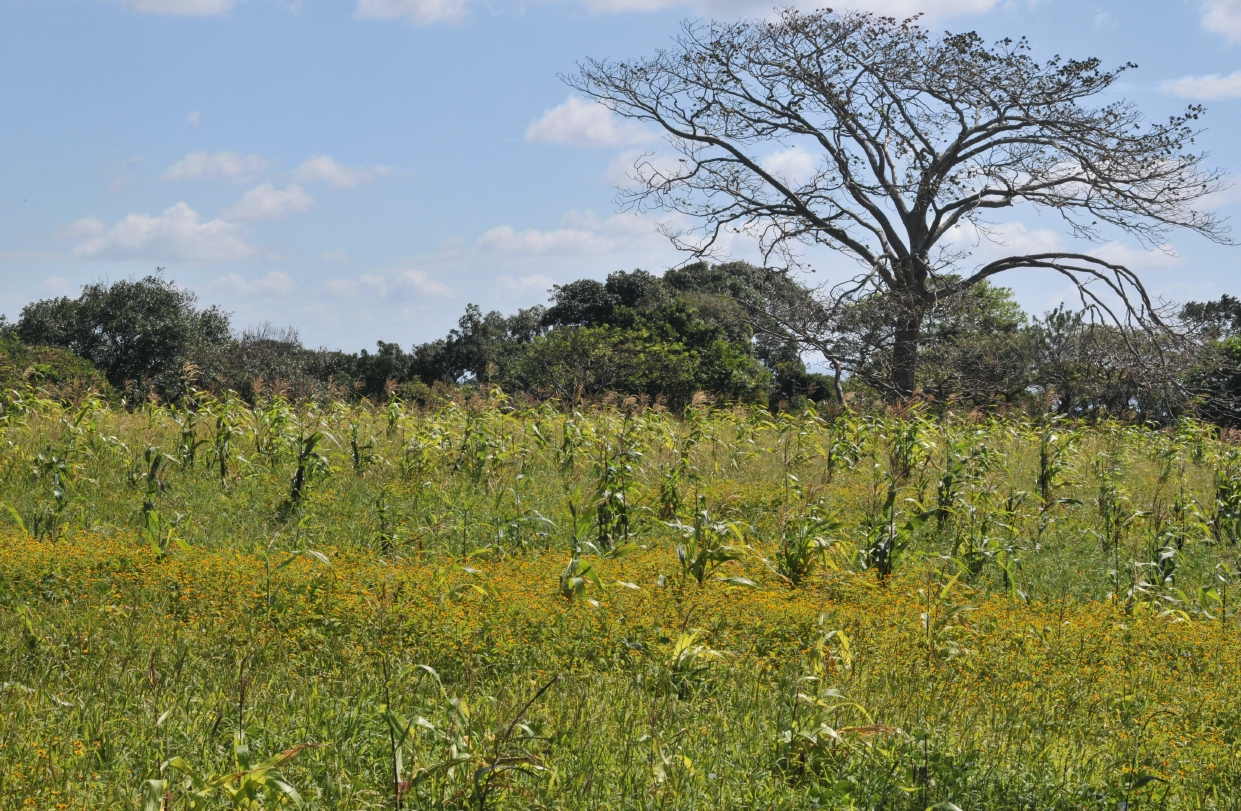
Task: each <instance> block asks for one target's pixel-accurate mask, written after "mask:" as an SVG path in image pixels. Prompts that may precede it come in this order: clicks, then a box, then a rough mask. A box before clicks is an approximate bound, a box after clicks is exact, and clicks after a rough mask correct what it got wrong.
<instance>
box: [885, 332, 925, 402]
mask: <svg viewBox="0 0 1241 811" xmlns="http://www.w3.org/2000/svg"><path fill="white" fill-rule="evenodd" d="M921 339H922V315H921V314H920V313H910V314H907V315H902V316H901V317H900V321H898V322H897V325H896V342H895V343H894V344H893V345H892V390H893V393H894V394H895V396H896V397H899V398H905V397H909V396H910V395H911V394H913V393H914V389H915V388H916V387H917V373H918V343H919V342H920V341H921Z"/></svg>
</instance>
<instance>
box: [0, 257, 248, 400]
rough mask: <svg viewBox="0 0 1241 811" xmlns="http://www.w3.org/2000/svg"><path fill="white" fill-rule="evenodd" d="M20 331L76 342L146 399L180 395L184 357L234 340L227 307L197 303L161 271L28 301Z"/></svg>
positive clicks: (32, 338) (39, 340)
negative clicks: (151, 394)
mask: <svg viewBox="0 0 1241 811" xmlns="http://www.w3.org/2000/svg"><path fill="white" fill-rule="evenodd" d="M16 335H17V337H18V338H20V339H21V340H22V342H23V343H25V344H28V345H31V346H54V347H61V348H64V349H68V350H71V351H72V352H74V353H75V354H76V355H78V356H79V357H82V358H85V359H87V360H89V361H90V362H91V363H93V364H94V365H95V366H96V367H97V368H98V369H100V370H101V371H102V372H103V373H104V375H105V376H106V377H107V379H108V382H109V383H111V384H112V385H113V386H115V387H116V388H118V389H121V390H125V391H129V392H130V393H131V397H132V398H135V399H136V400H137V401H139V402H141V401H142V400H145V399H146V395H147V394H148V392H151V391H154V392H155V393H157V394H158V395H159V396H160V397H161V398H163V399H165V400H172V399H176V398H177V397H178V396H180V394H181V392H182V390H183V378H184V372H185V368H184V367H185V365H186V364H187V363H190V362H192V361H193V360H194V358H195V357H196V356H197V355H199V354H201V353H205V352H209V351H211V350H212V349H214V348H217V347H220V346H223V345H226V344H227V343H228V341H229V340H230V334H229V325H228V316H227V314H225V313H224V312H223V311H222V310H220V309H219V308H218V307H208V308H206V309H203V310H200V309H198V307H197V298H196V297H195V295H194V294H193V293H191V292H189V291H187V290H182V289H180V288H178V287H177V286H176V285H175V284H173V283H172V282H170V281H168V280H167V279H164V278H163V277H162V276H159V275H152V276H147V277H145V278H142V279H128V280H125V281H120V282H113V283H107V282H97V283H95V284H89V285H86V286H85V287H84V288H82V294H81V295H80V296H78V298H76V299H70V298H68V297H61V298H56V299H46V300H44V301H38V302H34V303H32V304H28V305H27V306H26V307H25V308H23V309H22V314H21V318H20V319H19V320H18V322H17V326H16Z"/></svg>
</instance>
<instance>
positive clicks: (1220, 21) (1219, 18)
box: [1202, 0, 1241, 42]
mask: <svg viewBox="0 0 1241 811" xmlns="http://www.w3.org/2000/svg"><path fill="white" fill-rule="evenodd" d="M1202 27H1203V28H1205V29H1206V30H1208V31H1210V32H1211V33H1213V34H1222V35H1223V36H1224V38H1225V39H1227V40H1228V41H1229V42H1241V0H1206V2H1205V3H1203V5H1202Z"/></svg>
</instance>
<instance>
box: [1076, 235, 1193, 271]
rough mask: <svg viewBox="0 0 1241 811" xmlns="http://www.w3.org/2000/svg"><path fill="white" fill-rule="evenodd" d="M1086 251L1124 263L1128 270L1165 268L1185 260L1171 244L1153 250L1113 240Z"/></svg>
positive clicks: (1109, 260) (1115, 263)
mask: <svg viewBox="0 0 1241 811" xmlns="http://www.w3.org/2000/svg"><path fill="white" fill-rule="evenodd" d="M1087 253H1089V254H1090V255H1091V256H1097V257H1099V258H1100V259H1102V260H1103V261H1105V262H1111V263H1112V264H1114V265H1124V266H1125V267H1127V268H1129V269H1130V270H1167V269H1169V268H1174V267H1176V266H1177V265H1180V264H1182V263H1183V262H1184V261H1185V257H1183V256H1181V255H1180V254H1178V253H1177V252H1176V249H1175V248H1173V247H1172V246H1171V245H1160V246H1159V247H1158V248H1156V249H1154V250H1148V249H1145V248H1135V247H1133V246H1132V245H1127V244H1125V243H1123V242H1116V241H1113V242H1108V243H1106V244H1104V245H1100V246H1099V247H1098V248H1093V249H1091V250H1089V251H1087Z"/></svg>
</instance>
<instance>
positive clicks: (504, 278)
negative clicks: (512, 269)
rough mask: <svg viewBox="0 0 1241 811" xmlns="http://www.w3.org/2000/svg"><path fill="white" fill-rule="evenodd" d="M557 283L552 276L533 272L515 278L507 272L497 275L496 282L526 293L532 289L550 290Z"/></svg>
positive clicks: (514, 290) (517, 291) (516, 291)
mask: <svg viewBox="0 0 1241 811" xmlns="http://www.w3.org/2000/svg"><path fill="white" fill-rule="evenodd" d="M555 283H556V280H555V279H553V278H552V277H551V276H547V275H544V274H542V273H531V274H530V275H529V276H521V277H518V278H513V277H512V276H509V275H507V274H501V275H499V276H497V277H496V284H498V285H500V286H501V287H506V288H508V289H509V290H512V291H513V292H515V293H526V292H529V291H531V290H549V289H551V286H552V285H554V284H555Z"/></svg>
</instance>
